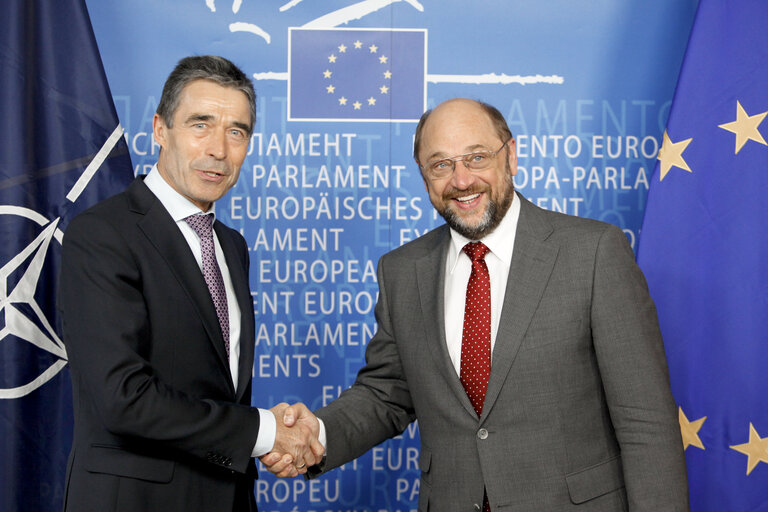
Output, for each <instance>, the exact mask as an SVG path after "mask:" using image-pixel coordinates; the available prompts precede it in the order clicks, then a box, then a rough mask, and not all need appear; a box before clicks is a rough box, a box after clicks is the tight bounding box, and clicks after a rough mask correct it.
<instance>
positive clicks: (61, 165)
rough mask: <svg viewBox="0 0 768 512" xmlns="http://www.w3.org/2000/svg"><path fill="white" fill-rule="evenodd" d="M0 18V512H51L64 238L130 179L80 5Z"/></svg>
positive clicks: (63, 387) (61, 365) (58, 469)
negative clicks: (73, 222) (74, 222)
mask: <svg viewBox="0 0 768 512" xmlns="http://www.w3.org/2000/svg"><path fill="white" fill-rule="evenodd" d="M0 18H2V19H4V20H6V21H5V22H4V29H3V31H2V33H0V68H2V70H3V72H2V73H1V74H0V233H1V234H2V239H1V242H0V269H1V270H0V290H2V301H0V368H2V369H1V370H0V438H2V439H3V446H4V449H3V451H2V457H0V459H2V460H1V461H0V481H2V483H3V484H2V486H0V510H3V511H8V512H14V511H22V510H24V511H26V510H34V511H40V512H47V511H51V512H52V511H58V510H61V509H62V500H63V497H64V485H65V482H64V477H65V470H66V462H67V456H68V453H69V448H70V444H71V438H72V393H71V384H70V379H69V373H68V367H67V354H66V350H65V348H64V345H63V343H62V341H61V338H60V335H59V331H58V325H57V324H58V321H57V315H56V283H57V276H58V270H59V257H60V254H61V242H62V239H63V231H64V229H65V228H66V226H67V224H68V222H69V220H70V219H71V218H72V217H74V215H75V214H77V213H78V212H80V211H82V210H84V209H85V208H87V207H88V206H91V205H92V204H94V203H95V202H96V201H98V200H100V199H103V198H105V197H106V196H108V195H112V194H114V193H116V192H118V191H119V190H121V189H123V188H124V187H125V186H126V185H127V184H128V183H129V182H130V180H131V179H132V178H133V172H132V168H131V162H130V157H129V155H128V148H127V145H126V143H125V139H124V137H123V130H122V128H121V126H120V123H119V122H118V118H117V113H116V111H115V106H114V104H113V102H112V96H111V94H110V91H109V87H108V85H107V81H106V76H105V74H104V69H103V67H102V62H101V58H100V56H99V51H98V48H97V46H96V40H95V38H94V35H93V30H92V27H91V22H90V19H89V16H88V12H87V10H86V6H85V3H84V1H83V0H56V1H55V2H51V1H48V0H6V1H4V2H0Z"/></svg>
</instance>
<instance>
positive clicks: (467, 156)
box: [419, 139, 512, 180]
mask: <svg viewBox="0 0 768 512" xmlns="http://www.w3.org/2000/svg"><path fill="white" fill-rule="evenodd" d="M510 140H512V139H507V140H506V141H505V142H504V144H502V145H501V147H500V148H499V149H497V150H496V151H492V150H489V149H486V150H482V151H472V152H471V153H464V154H463V155H456V156H452V157H450V158H441V159H439V160H435V161H434V162H431V163H429V164H427V165H426V167H425V166H423V165H419V167H420V168H421V170H422V172H424V173H425V174H426V175H427V176H428V177H429V178H430V179H433V180H442V179H445V178H448V177H449V176H452V175H453V173H454V172H456V163H457V162H458V161H459V160H461V161H462V162H463V163H464V167H466V168H467V170H468V171H469V172H482V171H484V170H486V169H487V167H484V168H482V169H473V168H472V167H471V166H470V163H471V160H472V157H473V156H475V155H485V156H487V157H488V159H489V160H493V159H494V158H496V156H497V155H498V154H499V152H500V151H501V150H502V149H504V146H506V145H507V144H509V141H510ZM440 162H450V163H451V169H450V172H446V173H445V174H444V175H442V174H441V175H439V176H438V175H435V174H434V172H433V171H432V166H434V165H435V164H438V163H440Z"/></svg>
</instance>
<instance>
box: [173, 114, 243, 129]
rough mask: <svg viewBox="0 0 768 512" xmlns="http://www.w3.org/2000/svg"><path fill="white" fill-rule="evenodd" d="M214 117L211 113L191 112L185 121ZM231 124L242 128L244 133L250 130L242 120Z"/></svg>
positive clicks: (210, 119)
mask: <svg viewBox="0 0 768 512" xmlns="http://www.w3.org/2000/svg"><path fill="white" fill-rule="evenodd" d="M215 119H216V116H214V115H211V114H191V115H190V116H189V117H188V118H187V119H186V121H185V122H186V123H194V122H196V121H213V120H215ZM232 126H234V127H235V128H240V129H241V130H243V131H244V132H246V133H248V132H250V130H251V129H250V127H249V126H248V124H246V123H243V122H242V121H234V122H233V123H232Z"/></svg>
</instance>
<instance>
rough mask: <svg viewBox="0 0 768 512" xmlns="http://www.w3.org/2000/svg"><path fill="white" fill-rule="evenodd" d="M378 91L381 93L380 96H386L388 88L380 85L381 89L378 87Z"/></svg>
mask: <svg viewBox="0 0 768 512" xmlns="http://www.w3.org/2000/svg"><path fill="white" fill-rule="evenodd" d="M379 90H380V91H381V94H387V92H389V87H387V86H386V85H382V86H381V87H379Z"/></svg>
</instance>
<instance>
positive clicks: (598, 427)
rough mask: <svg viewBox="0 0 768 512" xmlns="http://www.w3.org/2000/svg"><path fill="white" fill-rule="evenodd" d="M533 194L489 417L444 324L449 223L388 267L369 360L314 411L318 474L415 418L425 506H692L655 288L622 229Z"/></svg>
mask: <svg viewBox="0 0 768 512" xmlns="http://www.w3.org/2000/svg"><path fill="white" fill-rule="evenodd" d="M518 198H520V199H521V200H522V206H521V211H520V220H519V223H518V228H517V234H516V240H515V249H514V254H513V256H512V261H511V266H510V271H509V280H508V283H507V289H506V292H505V293H506V295H505V299H504V305H503V309H502V313H501V319H500V325H499V329H498V335H497V338H496V344H495V347H494V352H493V362H492V366H491V376H490V381H489V385H488V392H487V395H486V399H485V405H484V408H483V414H482V417H480V418H479V419H478V417H477V415H476V414H475V412H474V410H473V408H472V405H471V404H470V402H469V399H468V398H467V395H466V393H465V392H464V389H463V387H462V385H461V382H460V380H459V378H458V376H457V375H456V372H455V370H454V368H453V366H452V364H451V361H450V358H449V356H448V351H447V348H446V343H445V329H444V325H443V318H444V316H443V283H444V272H445V259H446V252H447V249H448V245H449V239H450V233H449V229H448V228H447V227H446V226H443V227H440V228H438V229H436V230H434V231H432V232H430V233H428V234H427V235H425V236H423V237H421V238H419V239H418V240H415V241H413V242H411V243H409V244H406V245H404V246H403V247H400V248H398V249H396V250H394V251H392V252H390V253H388V254H386V255H385V256H384V257H382V259H381V261H380V262H379V268H378V279H379V301H378V303H377V306H376V319H377V322H378V331H377V333H376V335H375V336H374V338H373V339H372V340H371V342H370V344H369V346H368V348H367V351H366V365H365V367H364V368H363V369H362V370H360V372H359V374H358V377H357V381H356V382H355V384H354V385H353V386H352V387H351V388H350V389H348V390H347V391H345V392H344V393H343V394H342V395H341V396H340V397H339V399H338V400H336V401H334V402H332V403H331V404H329V405H328V406H327V407H325V408H323V409H320V410H319V411H317V414H318V416H319V417H321V418H322V419H323V421H324V422H325V425H326V429H327V433H328V447H327V460H326V462H325V464H324V466H323V467H322V468H318V470H319V471H326V470H328V469H330V468H333V467H336V466H338V465H340V464H343V463H345V462H347V461H349V460H351V459H353V458H355V457H358V456H359V455H361V454H362V453H364V452H365V451H367V450H368V449H370V448H371V447H373V446H375V445H376V444H378V443H379V442H381V441H383V440H385V439H387V438H389V437H391V436H393V435H396V434H398V433H400V432H402V431H403V430H404V428H405V427H406V426H407V425H408V423H410V422H411V421H412V420H414V419H418V421H419V430H420V434H421V454H420V467H421V482H420V484H421V487H420V496H419V510H420V511H424V512H425V511H428V510H429V511H433V512H434V511H437V512H451V511H457V512H458V511H471V510H475V509H476V507H477V506H479V504H480V503H481V502H482V499H483V492H484V489H485V490H486V492H487V494H488V498H489V501H490V503H491V506H492V510H499V511H503V510H515V511H527V510H530V511H558V510H564V511H565V510H581V511H621V510H631V511H640V510H643V511H649V512H651V511H653V512H661V511H684V510H688V488H687V482H686V474H685V461H684V457H683V450H682V442H681V437H680V431H679V427H678V421H677V413H676V407H675V404H674V401H673V398H672V395H671V392H670V387H669V379H668V374H667V366H666V359H665V355H664V347H663V344H662V339H661V334H660V332H659V327H658V322H657V319H656V309H655V307H654V305H653V302H652V301H651V299H650V297H649V295H648V291H647V287H646V283H645V279H644V277H643V275H642V273H641V272H640V270H639V268H638V267H637V265H636V264H635V262H634V257H633V253H632V250H631V248H630V247H629V244H628V243H627V239H626V236H625V235H624V234H623V233H622V232H621V230H619V229H618V228H616V227H615V226H612V225H609V224H605V223H601V222H597V221H592V220H587V219H580V218H577V217H571V216H567V215H562V214H557V213H553V212H548V211H545V210H542V209H540V208H538V207H536V206H534V205H532V204H531V203H530V202H528V201H526V200H525V199H523V198H522V196H520V195H518Z"/></svg>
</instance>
